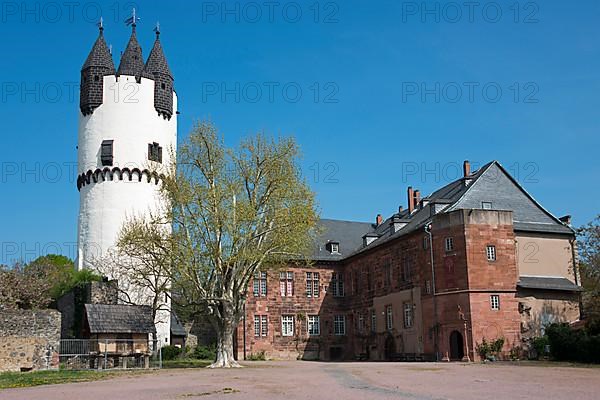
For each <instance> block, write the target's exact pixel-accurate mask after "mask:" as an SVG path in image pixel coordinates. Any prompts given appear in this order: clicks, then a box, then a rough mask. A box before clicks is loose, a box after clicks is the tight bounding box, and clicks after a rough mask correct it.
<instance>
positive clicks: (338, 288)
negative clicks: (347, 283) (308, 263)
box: [331, 272, 344, 297]
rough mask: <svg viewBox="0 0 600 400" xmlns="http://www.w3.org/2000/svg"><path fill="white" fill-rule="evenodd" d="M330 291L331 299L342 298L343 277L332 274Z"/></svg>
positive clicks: (336, 273) (339, 274) (335, 273)
mask: <svg viewBox="0 0 600 400" xmlns="http://www.w3.org/2000/svg"><path fill="white" fill-rule="evenodd" d="M331 291H332V292H333V297H344V275H343V274H341V273H339V272H334V273H333V274H332V275H331Z"/></svg>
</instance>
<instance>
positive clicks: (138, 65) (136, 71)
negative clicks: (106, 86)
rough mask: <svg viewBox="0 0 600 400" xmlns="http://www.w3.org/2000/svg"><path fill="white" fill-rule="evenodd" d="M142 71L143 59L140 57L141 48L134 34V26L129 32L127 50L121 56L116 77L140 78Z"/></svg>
mask: <svg viewBox="0 0 600 400" xmlns="http://www.w3.org/2000/svg"><path fill="white" fill-rule="evenodd" d="M143 71H144V58H143V57H142V47H141V46H140V44H139V42H138V40H137V37H136V34H135V26H134V27H133V30H132V31H131V37H130V38H129V43H127V48H125V52H124V53H123V55H122V56H121V63H120V64H119V70H118V71H117V75H131V76H141V75H142V72H143Z"/></svg>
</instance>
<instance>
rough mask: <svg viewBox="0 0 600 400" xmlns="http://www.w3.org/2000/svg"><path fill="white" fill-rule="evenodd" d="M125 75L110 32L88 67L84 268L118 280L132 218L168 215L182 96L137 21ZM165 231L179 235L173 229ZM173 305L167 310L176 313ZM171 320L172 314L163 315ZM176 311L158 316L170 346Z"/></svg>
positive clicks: (80, 259)
mask: <svg viewBox="0 0 600 400" xmlns="http://www.w3.org/2000/svg"><path fill="white" fill-rule="evenodd" d="M131 22H132V24H131V25H132V32H131V37H130V39H129V42H128V43H127V47H126V49H125V51H124V52H123V53H122V56H121V60H120V63H119V67H118V69H115V66H114V64H113V59H112V54H111V52H110V51H109V48H108V46H107V44H106V41H105V40H104V32H103V31H104V28H103V26H102V22H101V23H100V24H99V26H100V32H99V35H98V38H97V39H96V42H95V43H94V45H93V47H92V50H91V51H90V53H89V55H88V57H87V59H86V60H85V63H84V64H83V67H82V68H81V89H80V113H79V136H78V174H79V175H78V179H77V189H78V190H79V195H80V209H79V224H78V247H77V261H76V265H77V268H78V269H84V268H93V269H96V270H99V272H101V273H103V274H104V275H106V276H108V277H109V278H111V279H116V278H122V277H115V276H110V275H111V274H112V273H111V272H110V271H103V270H102V269H103V268H106V261H105V260H106V259H107V257H108V256H109V255H110V254H111V253H114V249H115V245H116V242H117V239H118V235H119V232H120V230H121V228H122V226H123V224H124V223H125V222H127V221H128V220H129V219H131V218H138V217H149V216H151V215H160V213H161V212H163V211H164V207H165V206H166V205H165V204H164V201H163V200H162V198H161V196H160V195H159V185H160V183H161V176H163V175H162V174H163V172H164V171H165V170H167V169H168V167H169V163H170V162H171V157H170V155H171V154H175V151H176V145H177V118H176V114H177V95H176V93H175V91H174V89H173V74H172V73H171V70H170V69H169V66H168V64H167V60H166V58H165V55H164V53H163V50H162V46H161V42H160V38H159V35H160V31H159V30H158V27H157V29H155V31H156V40H155V42H154V46H153V48H152V50H151V51H150V55H149V56H148V59H147V60H146V62H144V58H143V55H142V48H141V46H140V44H139V42H138V39H137V35H136V22H137V21H136V18H135V14H134V16H133V17H132V21H131ZM165 229H171V227H170V226H169V225H165ZM119 286H124V287H125V288H126V290H127V295H128V297H129V299H128V300H129V301H131V302H134V303H138V304H144V303H146V302H147V301H148V293H145V291H144V290H136V288H134V287H130V286H131V285H128V283H127V282H126V281H123V280H122V279H119ZM168 306H169V304H168V299H165V307H164V308H165V309H166V308H168ZM163 314H164V315H163ZM170 319H171V317H170V313H169V311H167V310H162V311H159V312H158V313H157V317H156V321H155V322H156V330H157V335H158V339H159V340H160V342H161V343H163V344H165V343H166V344H168V343H169V325H170Z"/></svg>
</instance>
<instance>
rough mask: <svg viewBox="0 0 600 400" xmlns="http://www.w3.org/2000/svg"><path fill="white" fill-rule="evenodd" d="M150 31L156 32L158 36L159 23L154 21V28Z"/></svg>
mask: <svg viewBox="0 0 600 400" xmlns="http://www.w3.org/2000/svg"><path fill="white" fill-rule="evenodd" d="M152 30H153V31H154V32H156V36H158V35H160V22H158V21H156V26H155V27H154V29H152Z"/></svg>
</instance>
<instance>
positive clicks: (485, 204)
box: [481, 201, 492, 210]
mask: <svg viewBox="0 0 600 400" xmlns="http://www.w3.org/2000/svg"><path fill="white" fill-rule="evenodd" d="M481 208H483V209H484V210H491V209H492V203H490V202H489V201H482V202H481Z"/></svg>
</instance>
